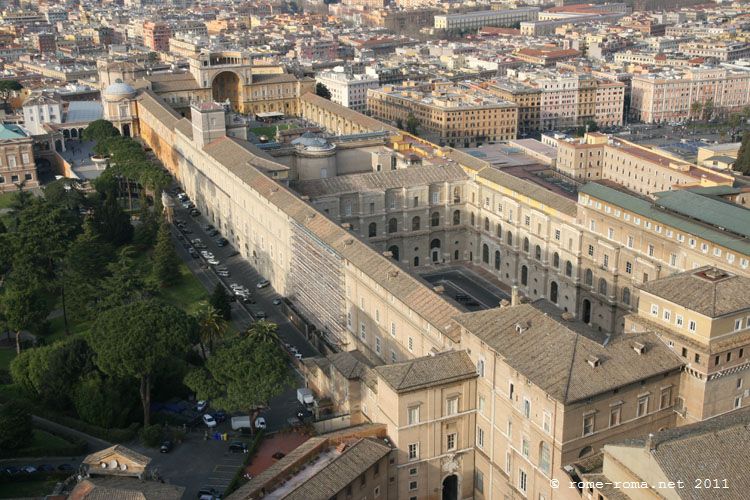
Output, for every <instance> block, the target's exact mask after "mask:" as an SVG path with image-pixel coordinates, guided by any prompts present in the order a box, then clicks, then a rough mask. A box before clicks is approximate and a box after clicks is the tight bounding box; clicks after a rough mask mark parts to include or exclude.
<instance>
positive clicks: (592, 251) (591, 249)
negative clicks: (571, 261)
mask: <svg viewBox="0 0 750 500" xmlns="http://www.w3.org/2000/svg"><path fill="white" fill-rule="evenodd" d="M593 256H594V245H589V257H593Z"/></svg>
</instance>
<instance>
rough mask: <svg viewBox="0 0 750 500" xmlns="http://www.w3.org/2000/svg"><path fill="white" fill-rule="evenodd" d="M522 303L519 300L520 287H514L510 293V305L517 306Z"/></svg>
mask: <svg viewBox="0 0 750 500" xmlns="http://www.w3.org/2000/svg"><path fill="white" fill-rule="evenodd" d="M520 303H521V301H520V300H519V294H518V286H516V285H513V288H512V289H511V292H510V305H512V306H517V305H518V304H520Z"/></svg>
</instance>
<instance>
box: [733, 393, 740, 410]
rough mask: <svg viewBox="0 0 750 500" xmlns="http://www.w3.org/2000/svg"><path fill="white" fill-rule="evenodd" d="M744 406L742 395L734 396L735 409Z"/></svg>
mask: <svg viewBox="0 0 750 500" xmlns="http://www.w3.org/2000/svg"><path fill="white" fill-rule="evenodd" d="M737 408H742V396H737V397H736V398H734V409H735V410H736V409H737Z"/></svg>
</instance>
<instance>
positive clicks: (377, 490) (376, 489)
mask: <svg viewBox="0 0 750 500" xmlns="http://www.w3.org/2000/svg"><path fill="white" fill-rule="evenodd" d="M372 496H374V497H375V498H377V497H379V496H380V486H376V487H375V489H374V490H372Z"/></svg>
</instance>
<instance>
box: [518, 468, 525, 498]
mask: <svg viewBox="0 0 750 500" xmlns="http://www.w3.org/2000/svg"><path fill="white" fill-rule="evenodd" d="M518 489H519V490H521V491H522V492H523V493H526V472H525V471H523V470H521V469H518Z"/></svg>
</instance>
